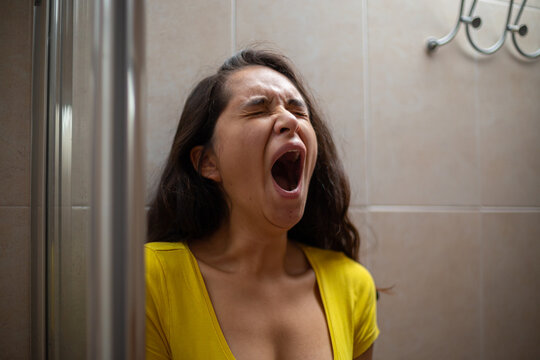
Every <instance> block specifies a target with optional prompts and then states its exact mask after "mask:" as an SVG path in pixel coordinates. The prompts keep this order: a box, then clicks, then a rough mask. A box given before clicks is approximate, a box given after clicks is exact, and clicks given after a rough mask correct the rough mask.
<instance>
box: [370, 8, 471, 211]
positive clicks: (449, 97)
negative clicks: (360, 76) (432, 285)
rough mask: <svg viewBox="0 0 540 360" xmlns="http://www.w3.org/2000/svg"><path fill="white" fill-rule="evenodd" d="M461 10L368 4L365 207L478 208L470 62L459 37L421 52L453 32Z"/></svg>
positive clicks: (466, 50)
mask: <svg viewBox="0 0 540 360" xmlns="http://www.w3.org/2000/svg"><path fill="white" fill-rule="evenodd" d="M458 6H459V4H458V3H456V2H455V1H445V2H440V1H428V0H423V1H408V2H402V1H395V0H381V1H370V2H368V16H369V18H368V27H369V69H370V80H369V81H370V99H371V104H370V108H371V111H370V112H371V117H370V119H369V128H370V130H371V131H370V133H369V135H368V136H369V151H370V157H369V160H368V161H369V165H368V166H369V167H368V173H369V185H368V186H369V192H370V193H369V199H370V204H383V205H385V204H397V205H402V204H409V205H411V204H414V205H419V204H421V205H470V204H476V203H478V201H479V193H478V185H477V184H478V181H477V173H476V170H477V165H478V164H477V161H476V159H477V152H476V137H475V106H474V99H475V89H474V60H473V58H471V57H470V55H468V51H469V50H468V47H467V46H465V45H464V44H463V39H462V36H459V37H458V38H456V39H455V40H454V41H453V42H451V43H450V44H448V45H445V46H444V47H441V48H440V49H437V51H436V52H435V53H434V54H433V55H432V56H428V55H427V54H426V52H425V40H426V39H427V38H428V37H429V36H435V37H441V36H443V35H445V34H446V33H448V32H449V31H450V29H451V28H452V26H453V25H454V24H455V17H456V15H457V13H458ZM461 35H463V34H461Z"/></svg>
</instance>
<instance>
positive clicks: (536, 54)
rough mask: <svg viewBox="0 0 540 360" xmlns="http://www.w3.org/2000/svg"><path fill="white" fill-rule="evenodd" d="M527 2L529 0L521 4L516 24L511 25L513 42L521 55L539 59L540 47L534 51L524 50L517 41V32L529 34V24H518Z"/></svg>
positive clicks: (523, 34)
mask: <svg viewBox="0 0 540 360" xmlns="http://www.w3.org/2000/svg"><path fill="white" fill-rule="evenodd" d="M525 4H527V0H523V3H522V4H521V7H520V8H519V12H518V14H517V16H516V20H515V21H514V24H513V25H510V27H511V28H510V30H511V31H512V42H513V43H514V46H515V47H516V50H517V51H518V52H519V53H520V54H521V55H523V56H525V57H526V58H529V59H537V58H538V57H540V48H539V49H538V50H536V51H535V52H533V53H528V52H525V51H523V50H522V49H521V47H520V46H519V44H518V43H517V41H516V33H518V34H519V35H520V36H525V35H527V32H528V30H529V29H528V28H527V25H524V24H523V25H520V26H518V24H519V19H520V18H521V14H522V13H523V9H525Z"/></svg>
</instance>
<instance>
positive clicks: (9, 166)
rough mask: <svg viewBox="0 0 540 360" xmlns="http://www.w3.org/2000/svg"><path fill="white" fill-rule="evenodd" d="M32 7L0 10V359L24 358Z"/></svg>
mask: <svg viewBox="0 0 540 360" xmlns="http://www.w3.org/2000/svg"><path fill="white" fill-rule="evenodd" d="M31 70H32V3H31V2H30V1H4V2H3V3H2V11H0V357H1V358H3V359H27V358H29V357H30V124H31V122H30V104H31V83H32V81H31V73H32V71H31Z"/></svg>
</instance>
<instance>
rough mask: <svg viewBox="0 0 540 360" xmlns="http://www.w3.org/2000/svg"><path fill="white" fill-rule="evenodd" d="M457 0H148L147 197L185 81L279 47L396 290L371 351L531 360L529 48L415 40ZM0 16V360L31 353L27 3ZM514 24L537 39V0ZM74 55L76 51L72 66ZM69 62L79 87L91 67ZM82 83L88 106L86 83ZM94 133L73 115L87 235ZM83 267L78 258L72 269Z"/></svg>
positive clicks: (497, 20)
mask: <svg viewBox="0 0 540 360" xmlns="http://www.w3.org/2000/svg"><path fill="white" fill-rule="evenodd" d="M458 3H459V2H458V1H454V0H437V1H433V0H421V1H407V2H405V1H397V0H377V1H372V0H343V1H340V2H330V1H321V0H313V1H284V0H276V1H268V0H264V1H263V0H182V1H175V0H148V1H147V3H146V8H147V9H146V10H147V79H148V86H147V94H148V122H147V124H146V128H147V134H148V135H147V141H146V142H147V166H146V168H147V182H148V189H149V192H148V193H149V194H151V192H152V189H153V186H154V185H155V183H156V181H157V179H158V177H159V172H160V168H161V166H162V164H163V161H164V159H165V157H166V155H167V153H168V150H169V147H170V144H171V140H172V137H173V135H174V131H175V126H176V122H177V121H178V118H179V114H180V112H181V109H182V104H183V101H184V100H185V98H186V96H187V93H188V92H189V90H190V88H191V87H192V86H193V85H194V83H195V81H196V80H198V79H201V78H202V77H203V76H204V75H206V74H208V73H210V72H212V71H214V70H215V68H216V67H217V66H219V64H220V63H221V62H222V61H223V60H224V59H225V58H226V57H227V56H229V55H230V54H231V53H232V52H234V51H236V50H238V49H239V48H241V47H242V46H245V45H247V44H250V43H253V42H267V43H268V44H271V46H274V47H277V48H279V49H281V50H282V51H284V52H285V53H286V54H287V55H289V56H290V57H291V58H292V59H293V61H294V62H295V63H296V64H297V66H298V67H299V68H300V69H301V71H302V73H303V74H304V76H305V78H306V79H307V82H308V83H309V84H310V85H311V87H312V90H313V92H314V93H315V95H316V97H317V98H318V99H319V102H320V103H321V105H322V107H323V109H324V110H325V112H326V114H327V115H328V119H329V123H330V127H331V128H332V129H333V132H334V136H335V139H336V141H337V143H338V147H339V150H340V153H341V156H342V158H343V161H344V164H345V167H346V169H347V171H348V173H349V176H350V180H351V186H352V190H353V197H352V207H351V215H352V217H353V218H354V220H355V222H356V223H357V224H358V227H359V229H360V231H361V233H362V237H363V244H362V250H363V252H362V255H361V260H362V262H363V263H364V264H365V265H366V266H367V267H368V268H369V269H370V270H371V272H372V274H373V276H374V278H375V280H376V283H377V285H378V286H379V287H390V286H393V288H392V290H391V291H390V292H389V293H387V294H386V293H385V294H382V295H381V298H380V300H379V303H378V306H379V326H380V328H381V336H380V338H379V340H378V341H377V343H376V345H375V359H390V360H391V359H443V360H444V359H486V360H487V359H508V358H512V359H514V358H515V359H536V358H539V357H540V345H539V344H540V310H539V307H538V305H537V304H538V303H539V302H540V283H539V282H538V281H537V279H538V278H539V276H540V267H539V265H538V263H540V261H538V259H540V101H538V99H540V62H539V61H536V62H530V61H526V60H523V58H522V57H520V56H518V55H517V54H516V52H515V50H514V49H513V47H512V45H511V44H510V41H508V42H507V44H505V45H504V47H503V48H502V49H501V50H500V51H499V52H498V53H496V54H494V55H492V56H481V55H478V54H477V53H475V52H474V50H472V48H471V47H470V45H469V44H468V43H467V41H466V39H465V36H464V29H461V30H460V32H459V34H458V36H457V38H456V39H455V40H454V41H452V42H451V43H450V44H448V45H446V46H443V47H441V48H440V49H437V51H436V52H435V53H434V54H432V55H431V56H428V55H427V54H426V52H425V50H424V43H425V40H426V39H427V37H428V36H443V35H445V34H446V33H447V32H448V31H449V30H450V29H451V27H452V26H453V25H454V22H455V18H456V16H457V11H458V5H459V4H458ZM516 3H521V2H520V1H516ZM80 4H86V2H80ZM469 4H470V0H468V1H467V6H468V5H469ZM506 4H507V1H506V0H489V1H488V0H481V1H480V2H479V5H478V10H477V13H478V15H480V16H482V18H483V20H484V23H483V26H482V27H481V28H480V29H479V30H478V31H475V38H476V39H477V40H478V42H479V44H481V45H482V46H489V45H490V44H492V43H494V42H495V41H496V40H497V38H498V36H500V33H501V28H502V21H504V18H505V16H506V9H507V8H506ZM79 10H80V11H81V14H84V13H85V12H86V11H87V10H85V9H79ZM516 10H517V8H516ZM0 19H1V21H0V50H1V51H0V53H1V54H2V56H0V79H1V80H2V81H1V82H0V95H1V98H2V100H1V107H0V174H1V175H2V176H0V287H1V289H2V291H0V335H1V336H0V354H2V355H0V357H2V358H4V357H5V358H9V359H25V358H28V357H29V344H30V323H29V321H30V317H29V316H30V315H29V314H30V301H29V299H30V273H29V271H30V209H29V205H30V96H31V48H32V39H31V33H32V4H31V2H25V1H16V2H6V4H4V7H3V11H2V12H0ZM81 19H82V20H84V17H83V18H81ZM82 20H81V21H82ZM522 20H523V22H525V23H527V24H528V26H529V34H528V35H527V36H526V37H525V38H523V39H520V40H519V41H520V42H521V43H522V44H523V47H524V48H525V49H527V50H529V51H532V50H534V49H535V48H538V47H539V46H540V1H538V0H535V1H528V6H527V8H526V9H525V13H524V15H523V18H522ZM74 46H75V47H77V46H78V45H77V43H75V44H74ZM85 51H86V50H85V49H84V48H81V49H80V51H76V52H75V56H76V64H78V65H77V66H80V67H81V68H80V69H84V61H85V58H86V59H88V57H87V56H86V55H88V54H87V53H85ZM85 56H86V57H85ZM80 69H79V70H80ZM75 76H76V78H75V80H74V81H75V84H78V83H79V82H78V80H77V76H79V79H81V78H82V77H84V76H85V75H84V74H82V73H81V72H80V71H77V72H76V75H75ZM79 84H82V82H81V83H79ZM75 91H76V92H78V94H79V96H77V97H76V98H77V99H79V101H80V103H78V105H77V106H76V107H75V109H80V111H81V114H83V113H84V109H85V107H88V106H90V104H87V103H85V102H84V101H85V97H84V93H85V91H90V90H89V89H88V87H85V86H81V87H76V88H75ZM81 116H83V115H80V117H79V118H80V119H82V120H84V119H83V118H82V117H81ZM75 117H76V115H75ZM88 129H89V127H88V123H87V122H85V121H81V122H76V123H74V128H73V132H74V133H73V136H74V146H76V147H78V148H80V151H78V152H77V151H75V152H74V156H75V157H74V159H73V166H74V170H73V174H74V175H73V188H72V200H73V204H74V207H73V214H72V222H73V226H72V227H73V233H74V234H80V235H81V236H86V235H85V234H87V230H84V229H86V228H87V226H88V183H87V179H88V174H89V172H88V171H89V167H87V165H88V163H87V162H86V163H85V160H84V159H87V156H88V154H86V153H85V152H84V151H85V150H84V149H87V148H88V139H89V137H88V136H87V135H88V132H89V130H88ZM77 156H80V157H77ZM149 197H150V195H149ZM79 240H80V241H81V242H82V239H81V238H79ZM77 249H80V247H79V248H77V247H72V250H73V251H74V252H75V253H76V254H75V255H76V256H81V259H83V254H81V253H79V252H77V251H78V250H77ZM66 251H67V250H66ZM82 264H83V262H82V260H81V263H80V267H77V268H73V269H71V271H73V272H77V271H79V272H81V274H80V276H81V278H82V276H83V273H82V271H83V270H82V268H83V267H82ZM67 290H68V291H70V288H67ZM71 305H72V306H74V307H79V308H81V309H82V308H83V307H84V304H77V303H74V304H71ZM76 330H77V329H75V330H74V331H76ZM79 330H80V329H79ZM81 331H82V330H81ZM81 346H82V345H81Z"/></svg>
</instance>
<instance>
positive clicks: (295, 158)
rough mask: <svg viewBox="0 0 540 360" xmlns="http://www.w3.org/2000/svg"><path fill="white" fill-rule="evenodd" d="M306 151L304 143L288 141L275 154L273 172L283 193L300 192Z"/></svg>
mask: <svg viewBox="0 0 540 360" xmlns="http://www.w3.org/2000/svg"><path fill="white" fill-rule="evenodd" d="M305 153H306V150H305V147H304V146H303V144H302V143H288V144H286V145H285V146H283V147H281V148H280V150H279V151H278V152H277V153H276V155H275V156H274V162H273V164H272V170H271V173H272V178H273V179H274V183H275V185H277V188H278V190H281V191H280V192H281V193H284V194H286V195H293V194H295V193H297V192H298V189H299V187H300V184H301V179H302V172H303V170H304V158H305Z"/></svg>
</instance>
